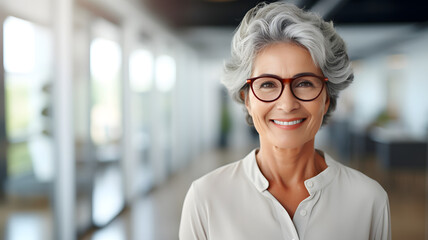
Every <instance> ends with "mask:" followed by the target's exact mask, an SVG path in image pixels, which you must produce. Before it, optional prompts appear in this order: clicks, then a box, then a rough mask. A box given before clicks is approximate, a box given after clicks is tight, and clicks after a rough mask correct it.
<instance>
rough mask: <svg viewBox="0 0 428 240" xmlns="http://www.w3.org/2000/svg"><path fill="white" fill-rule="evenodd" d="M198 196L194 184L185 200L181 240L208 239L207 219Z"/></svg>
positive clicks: (180, 232) (180, 231) (181, 222)
mask: <svg viewBox="0 0 428 240" xmlns="http://www.w3.org/2000/svg"><path fill="white" fill-rule="evenodd" d="M196 195H197V191H196V189H195V183H193V184H192V185H191V186H190V189H189V191H188V192H187V195H186V198H185V199H184V204H183V210H182V213H181V221H180V230H179V239H180V240H193V239H198V240H204V239H208V238H207V234H206V229H205V227H206V223H207V221H206V219H207V218H206V215H205V213H204V211H203V210H202V208H201V207H200V206H201V202H200V201H198V199H197V196H196Z"/></svg>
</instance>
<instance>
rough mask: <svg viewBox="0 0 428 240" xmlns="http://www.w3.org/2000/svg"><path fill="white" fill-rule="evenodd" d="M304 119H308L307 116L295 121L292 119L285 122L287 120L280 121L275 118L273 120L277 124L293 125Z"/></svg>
mask: <svg viewBox="0 0 428 240" xmlns="http://www.w3.org/2000/svg"><path fill="white" fill-rule="evenodd" d="M304 120H306V118H302V119H298V120H294V121H290V122H285V121H284V122H283V121H278V120H273V122H274V123H275V124H278V125H282V126H293V125H296V124H299V123H301V122H303V121H304Z"/></svg>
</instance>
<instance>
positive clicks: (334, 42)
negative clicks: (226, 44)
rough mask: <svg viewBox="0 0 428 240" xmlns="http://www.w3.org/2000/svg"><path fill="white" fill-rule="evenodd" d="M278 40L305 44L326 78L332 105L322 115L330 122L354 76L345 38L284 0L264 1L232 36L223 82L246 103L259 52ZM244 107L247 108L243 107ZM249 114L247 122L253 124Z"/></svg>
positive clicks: (238, 99)
mask: <svg viewBox="0 0 428 240" xmlns="http://www.w3.org/2000/svg"><path fill="white" fill-rule="evenodd" d="M278 42H291V43H296V44H298V45H300V46H303V47H304V48H306V49H307V50H308V51H309V53H310V54H311V57H312V59H313V61H314V63H315V64H316V65H317V66H318V67H320V69H321V71H322V72H323V74H324V76H325V77H327V78H328V79H329V81H328V82H327V85H326V86H327V94H328V96H329V98H330V106H329V108H328V110H327V113H326V114H325V116H324V119H323V125H324V124H325V123H326V122H327V120H328V118H329V117H330V115H331V113H332V112H333V111H334V109H335V108H336V104H337V97H338V96H339V92H340V91H341V90H343V89H345V88H346V87H347V86H348V85H349V84H350V83H351V82H352V81H353V79H354V74H353V70H352V68H351V62H350V60H349V57H348V54H347V52H346V46H345V42H344V41H343V40H342V38H341V37H340V36H339V35H338V34H337V33H336V31H335V29H334V26H333V23H332V22H325V21H324V20H323V19H322V18H321V17H319V16H318V15H316V14H314V13H311V12H306V11H304V10H302V9H300V8H298V7H296V6H294V5H292V4H288V3H284V2H275V3H270V4H266V3H261V4H258V5H257V6H256V7H254V8H252V9H251V10H249V11H248V12H247V14H246V15H245V17H244V19H243V20H242V22H241V23H240V25H239V27H238V28H237V30H236V32H235V35H234V36H233V40H232V46H231V58H230V59H229V61H227V62H226V64H225V66H224V74H223V77H222V80H221V81H222V83H223V84H224V86H225V87H226V88H227V89H228V91H229V93H230V94H231V95H232V97H233V98H234V99H235V100H237V101H238V102H239V103H242V104H244V99H243V98H242V96H241V92H242V91H243V93H244V94H247V93H248V89H249V87H248V84H246V79H248V78H249V77H250V76H251V74H252V70H253V61H254V59H255V57H256V55H257V54H258V53H259V52H260V51H261V50H262V49H263V48H265V47H266V46H268V45H271V44H273V43H278ZM244 109H245V108H244ZM245 111H246V114H247V122H248V124H250V125H253V122H252V118H251V116H250V115H249V114H248V111H247V110H246V109H245Z"/></svg>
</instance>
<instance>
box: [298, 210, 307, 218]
mask: <svg viewBox="0 0 428 240" xmlns="http://www.w3.org/2000/svg"><path fill="white" fill-rule="evenodd" d="M307 213H308V212H307V211H306V210H302V211H300V215H301V216H302V217H304V216H306V214H307Z"/></svg>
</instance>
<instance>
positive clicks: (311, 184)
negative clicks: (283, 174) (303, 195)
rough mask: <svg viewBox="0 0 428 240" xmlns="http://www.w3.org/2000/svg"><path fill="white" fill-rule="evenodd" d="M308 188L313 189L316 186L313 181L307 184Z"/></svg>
mask: <svg viewBox="0 0 428 240" xmlns="http://www.w3.org/2000/svg"><path fill="white" fill-rule="evenodd" d="M306 186H308V188H312V187H313V186H314V183H313V182H312V181H308V182H306Z"/></svg>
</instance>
